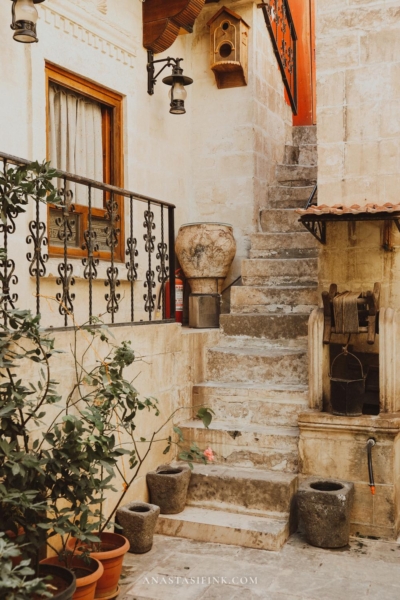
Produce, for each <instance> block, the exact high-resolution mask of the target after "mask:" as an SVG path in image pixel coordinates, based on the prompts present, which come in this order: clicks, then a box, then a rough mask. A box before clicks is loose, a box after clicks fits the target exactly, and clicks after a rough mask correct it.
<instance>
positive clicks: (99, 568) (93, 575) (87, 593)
mask: <svg viewBox="0 0 400 600" xmlns="http://www.w3.org/2000/svg"><path fill="white" fill-rule="evenodd" d="M70 560H71V562H70V563H69V564H68V567H69V568H71V570H72V571H73V573H74V574H75V576H76V591H75V593H74V595H73V596H72V600H94V597H95V592H96V584H97V582H98V580H99V579H100V577H101V576H102V575H103V573H104V567H103V565H102V564H101V563H100V562H99V561H98V560H96V559H95V558H89V559H88V560H83V558H80V557H79V556H74V557H72V559H70ZM40 564H41V565H57V566H59V567H65V564H64V563H63V562H62V561H61V560H60V559H59V558H58V556H53V557H51V558H45V559H44V560H42V561H40Z"/></svg>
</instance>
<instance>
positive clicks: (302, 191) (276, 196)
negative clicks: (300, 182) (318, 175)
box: [267, 185, 318, 209]
mask: <svg viewBox="0 0 400 600" xmlns="http://www.w3.org/2000/svg"><path fill="white" fill-rule="evenodd" d="M313 190H314V186H313V185H306V186H296V187H291V186H287V185H271V186H269V187H268V194H267V204H268V206H269V207H270V208H293V209H295V208H304V206H305V205H306V202H307V201H308V199H309V198H310V196H311V194H312V192H313ZM317 198H318V190H317V191H316V192H315V196H314V199H315V201H316V200H317Z"/></svg>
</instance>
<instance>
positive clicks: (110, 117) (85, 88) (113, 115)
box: [45, 62, 125, 262]
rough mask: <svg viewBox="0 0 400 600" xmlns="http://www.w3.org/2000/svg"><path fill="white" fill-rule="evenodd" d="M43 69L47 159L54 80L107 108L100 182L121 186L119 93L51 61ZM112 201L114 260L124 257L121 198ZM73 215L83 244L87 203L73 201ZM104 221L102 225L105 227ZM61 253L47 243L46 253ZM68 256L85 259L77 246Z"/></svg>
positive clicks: (103, 255)
mask: <svg viewBox="0 0 400 600" xmlns="http://www.w3.org/2000/svg"><path fill="white" fill-rule="evenodd" d="M45 69H46V138H47V140H46V141H47V160H50V127H49V123H50V112H49V111H50V107H49V85H50V83H55V84H58V85H61V86H63V87H65V88H67V89H70V90H72V91H75V92H79V93H81V94H82V95H84V96H87V97H88V98H91V99H92V100H95V101H96V102H99V103H100V104H102V105H103V106H106V107H108V108H110V111H104V114H103V148H105V147H106V145H107V144H109V152H110V154H111V167H110V165H109V164H106V163H104V172H103V182H104V183H109V184H111V185H115V186H117V187H120V188H123V187H124V171H123V144H122V132H123V120H122V119H123V96H121V95H120V94H118V93H117V92H114V91H112V90H108V89H107V88H104V87H102V86H101V85H99V84H97V83H94V82H92V81H89V80H87V79H84V78H83V77H81V76H79V75H76V74H75V73H71V72H70V71H66V70H65V69H63V68H62V67H59V66H57V65H53V64H51V63H48V62H46V63H45ZM105 126H108V127H109V131H110V135H109V136H107V138H108V139H106V136H105V132H106V127H105ZM109 197H110V196H109V193H107V199H109ZM115 201H116V202H117V204H118V215H119V218H120V219H119V222H118V228H119V229H120V234H119V236H118V245H117V247H116V248H115V253H114V259H115V260H116V261H117V262H122V261H123V260H124V256H125V255H124V240H125V235H124V198H123V197H121V196H115ZM74 207H75V211H74V212H75V214H79V215H80V219H81V234H80V243H83V232H84V231H85V230H86V229H88V227H89V224H88V216H89V211H88V207H87V206H83V205H79V204H77V205H76V204H74ZM52 208H53V209H54V208H56V206H55V205H49V206H48V209H47V223H48V224H49V223H50V210H51V209H52ZM105 213H106V210H105V209H101V208H92V216H93V217H95V218H96V217H100V218H102V217H104V216H105ZM106 223H107V222H106V221H105V225H104V226H105V227H106ZM63 254H64V249H63V248H62V247H59V246H54V245H53V246H52V245H49V256H52V257H59V256H61V255H63ZM68 256H70V257H75V258H85V257H86V256H87V251H86V250H82V249H81V248H68ZM94 256H95V258H99V259H100V260H105V261H109V260H110V256H111V252H105V251H104V250H103V251H98V252H95V253H94Z"/></svg>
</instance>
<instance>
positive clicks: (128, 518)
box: [117, 502, 160, 554]
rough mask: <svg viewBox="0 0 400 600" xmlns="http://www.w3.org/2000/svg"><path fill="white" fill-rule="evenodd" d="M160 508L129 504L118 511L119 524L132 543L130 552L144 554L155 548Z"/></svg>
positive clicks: (143, 504) (136, 503)
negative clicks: (154, 536)
mask: <svg viewBox="0 0 400 600" xmlns="http://www.w3.org/2000/svg"><path fill="white" fill-rule="evenodd" d="M159 514H160V507H159V506H156V505H155V504H147V503H145V502H129V504H125V506H122V507H121V508H119V509H118V510H117V520H118V524H119V525H120V526H121V527H122V534H123V535H124V536H125V537H126V538H127V539H128V541H129V543H130V545H131V546H130V550H129V552H133V553H134V554H144V553H145V552H149V551H150V550H151V548H152V546H153V535H154V529H155V527H156V523H157V519H158V515H159Z"/></svg>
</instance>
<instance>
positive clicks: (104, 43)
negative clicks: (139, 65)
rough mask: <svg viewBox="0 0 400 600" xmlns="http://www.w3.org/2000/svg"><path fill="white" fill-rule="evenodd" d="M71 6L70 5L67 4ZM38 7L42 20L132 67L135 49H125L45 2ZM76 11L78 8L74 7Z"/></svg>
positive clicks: (72, 16) (96, 30)
mask: <svg viewBox="0 0 400 600" xmlns="http://www.w3.org/2000/svg"><path fill="white" fill-rule="evenodd" d="M69 6H70V8H71V5H69ZM40 9H41V11H42V15H43V17H42V18H43V21H44V22H45V23H47V24H48V25H51V26H52V27H54V28H55V29H59V30H62V31H63V32H64V33H66V34H67V35H72V36H73V37H74V38H76V39H78V40H79V41H81V42H82V43H84V44H87V45H88V46H91V47H92V48H94V49H96V50H99V51H100V52H103V54H107V55H108V56H109V57H110V58H114V59H115V60H117V61H118V62H121V63H122V64H124V65H126V66H128V67H130V68H133V67H134V58H135V56H136V53H135V51H132V50H127V49H126V48H124V47H122V46H121V45H119V44H117V43H116V42H113V41H112V40H111V39H109V38H107V37H106V36H105V35H102V34H101V33H99V30H98V29H96V28H95V27H93V30H91V29H89V27H88V26H87V25H86V24H84V23H83V22H82V21H80V20H79V21H78V18H76V20H75V15H69V14H68V16H67V15H66V14H64V12H62V11H58V10H55V9H54V8H50V7H49V6H47V5H46V4H41V5H40ZM75 11H76V12H78V8H76V9H75Z"/></svg>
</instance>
